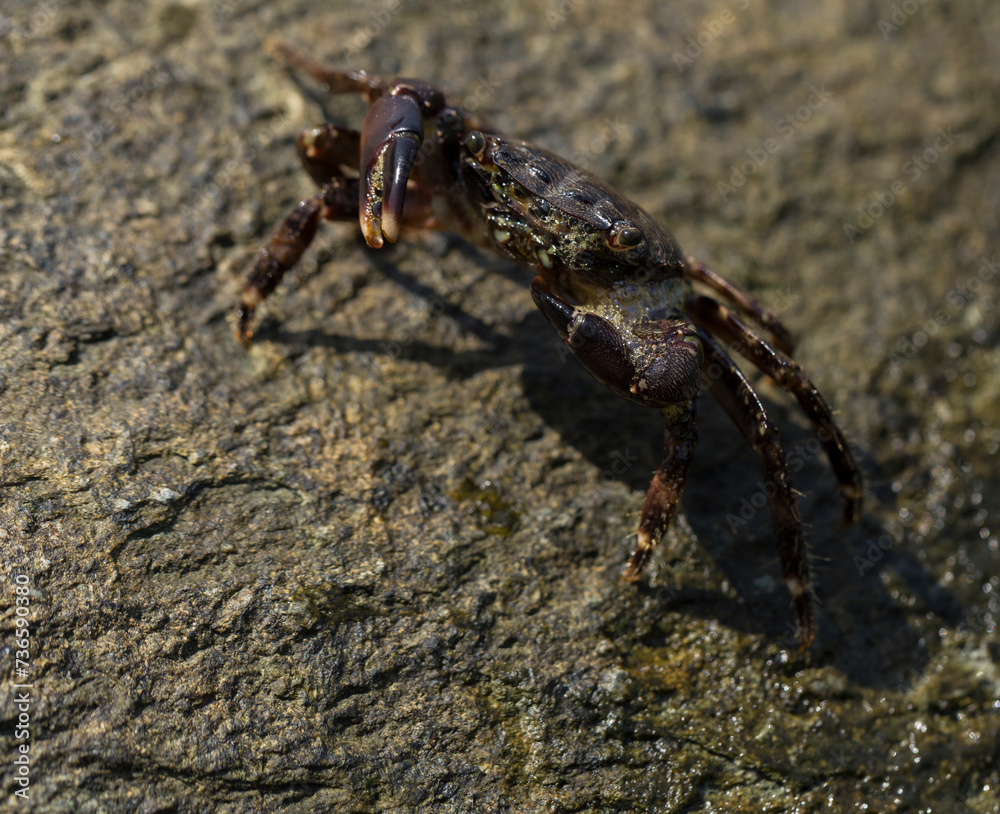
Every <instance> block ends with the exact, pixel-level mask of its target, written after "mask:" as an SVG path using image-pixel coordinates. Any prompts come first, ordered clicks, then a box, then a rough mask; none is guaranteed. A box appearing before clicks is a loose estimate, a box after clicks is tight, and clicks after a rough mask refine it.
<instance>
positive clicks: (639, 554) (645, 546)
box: [622, 400, 698, 581]
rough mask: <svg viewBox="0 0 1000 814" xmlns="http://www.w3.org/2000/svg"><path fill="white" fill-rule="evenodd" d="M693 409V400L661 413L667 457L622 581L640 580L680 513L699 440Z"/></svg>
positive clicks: (649, 494) (650, 494)
mask: <svg viewBox="0 0 1000 814" xmlns="http://www.w3.org/2000/svg"><path fill="white" fill-rule="evenodd" d="M694 405H695V403H694V400H691V401H682V402H679V403H677V404H671V405H669V406H667V407H663V408H662V409H661V410H660V414H661V415H662V416H663V446H664V449H665V453H664V456H663V460H662V461H661V462H660V465H659V466H658V467H657V468H656V472H655V473H654V474H653V480H652V482H651V483H650V484H649V490H648V491H647V492H646V501H645V503H643V505H642V515H641V517H640V518H639V528H638V531H637V535H638V539H637V541H636V545H635V550H634V551H633V552H632V556H631V557H630V558H629V563H628V568H627V569H626V570H625V573H624V574H623V575H622V577H623V579H627V580H630V581H635V580H637V579H638V578H639V576H640V575H641V574H642V572H643V570H644V569H645V567H646V565H647V563H648V562H649V558H650V556H652V554H653V549H654V548H655V547H656V544H657V542H658V541H659V539H660V537H661V536H662V535H663V533H664V532H665V531H666V530H667V527H668V526H669V525H670V521H671V520H673V517H674V514H675V513H676V511H677V501H678V500H680V496H681V491H682V490H683V488H684V480H685V478H687V473H688V468H689V467H690V466H691V459H692V457H693V456H694V445H695V442H696V441H697V440H698V431H697V429H696V425H695V406H694Z"/></svg>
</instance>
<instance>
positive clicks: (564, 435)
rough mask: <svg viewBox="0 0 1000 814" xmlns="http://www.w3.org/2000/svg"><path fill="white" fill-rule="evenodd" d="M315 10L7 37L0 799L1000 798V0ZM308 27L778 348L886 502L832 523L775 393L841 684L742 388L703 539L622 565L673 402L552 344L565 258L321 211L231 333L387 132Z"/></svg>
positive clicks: (884, 801) (693, 505)
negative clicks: (371, 141)
mask: <svg viewBox="0 0 1000 814" xmlns="http://www.w3.org/2000/svg"><path fill="white" fill-rule="evenodd" d="M312 6H313V4H310V3H306V2H275V3H266V4H258V3H243V2H239V0H217V2H215V3H213V4H207V3H206V4H197V3H181V2H175V1H174V2H165V1H164V0H153V2H150V3H146V4H134V3H125V2H114V1H112V2H102V3H96V2H79V3H73V4H69V3H61V2H48V0H46V1H45V2H21V3H13V4H12V6H9V7H5V10H4V12H3V15H2V16H0V53H2V62H3V66H4V68H3V71H2V72H0V100H2V107H0V201H2V208H0V234H2V248H0V252H2V254H0V263H2V276H0V562H2V569H0V573H2V576H3V589H2V590H3V596H4V598H5V601H4V603H3V605H2V607H3V616H2V620H0V634H2V639H0V652H2V653H3V662H2V666H3V676H2V678H3V683H2V686H0V710H2V713H0V720H2V722H3V723H2V726H0V756H2V760H3V783H2V793H3V795H4V803H5V806H6V803H7V802H8V801H9V800H13V801H14V802H15V803H23V801H22V800H19V799H18V798H17V797H14V796H13V795H14V792H15V790H18V789H20V788H22V787H21V786H19V785H18V779H19V777H23V776H24V774H23V772H22V773H20V774H19V767H18V766H17V765H16V764H15V762H14V760H15V757H16V756H17V755H18V754H19V753H18V751H17V750H18V745H19V744H22V743H28V744H30V751H29V753H28V754H29V764H28V769H27V771H28V777H29V781H30V785H29V787H28V789H27V793H28V794H29V796H30V804H31V810H33V811H84V812H86V811H168V810H182V811H195V810H211V811H234V812H235V811H274V810H278V809H279V808H280V809H282V810H286V811H315V810H330V811H341V812H368V811H380V812H408V811H435V812H438V811H443V812H494V811H495V812H507V811H510V812H542V811H546V812H584V811H595V812H596V811H601V812H604V811H657V812H680V811H683V812H702V811H704V812H708V811H747V812H750V811H753V812H785V811H796V812H805V811H824V812H826V811H832V812H847V811H861V810H869V811H879V812H916V811H934V812H939V811H955V812H966V811H971V812H996V811H998V810H1000V808H998V804H997V789H998V787H1000V734H998V733H1000V700H998V699H1000V638H998V634H997V626H996V623H997V617H998V615H1000V551H998V542H997V540H998V532H1000V477H998V467H997V450H998V447H1000V406H998V405H1000V353H998V338H1000V327H998V322H997V312H996V300H997V280H998V274H997V272H998V271H1000V234H998V222H997V212H998V211H1000V147H998V145H1000V140H998V133H1000V64H998V57H997V54H998V51H997V47H996V43H997V41H998V38H1000V5H998V4H996V3H990V2H987V0H979V2H969V3H962V4H953V5H947V4H940V3H918V2H915V0H914V2H907V3H894V4H893V3H889V2H883V3H861V4H857V3H849V2H833V3H823V4H810V3H804V2H784V3H780V2H779V3H774V4H756V3H749V2H747V0H735V2H725V1H722V2H718V3H715V4H712V3H698V2H694V3H686V4H669V5H665V4H664V5H661V4H658V3H654V2H649V0H631V1H630V0H623V2H612V3H588V2H581V0H563V2H555V0H552V2H543V3H539V2H530V0H524V1H523V2H512V3H504V4H492V5H489V4H486V5H484V4H468V3H460V2H449V1H448V0H437V2H433V3H432V2H425V1H424V0H412V2H410V1H408V0H379V1H378V2H374V3H371V4H368V5H361V4H357V5H355V4H325V5H324V7H323V8H322V10H316V9H314V8H312ZM342 6H343V7H342ZM271 35H277V36H279V37H281V38H282V39H284V40H286V41H288V42H289V43H291V44H293V45H294V46H296V47H297V48H300V49H302V50H304V51H306V52H307V53H309V54H311V55H312V56H314V57H315V58H317V59H319V60H320V61H323V62H325V63H327V64H330V65H332V66H342V67H357V68H365V69H367V70H371V71H374V72H378V73H383V74H388V75H393V74H396V73H404V74H410V75H416V76H420V77H422V78H425V79H428V80H431V81H435V82H438V83H441V84H444V85H446V86H448V87H449V88H451V89H452V90H453V91H454V92H455V93H457V94H458V95H459V96H460V97H462V98H465V99H466V100H467V103H468V104H470V105H481V107H482V109H483V110H486V111H488V113H489V114H490V115H491V116H492V118H493V120H494V121H495V122H496V123H497V124H498V125H499V126H500V127H501V128H503V129H504V130H506V131H507V132H510V133H512V134H515V135H518V136H521V137H524V138H528V139H530V140H532V141H535V142H537V143H539V144H541V145H543V146H546V147H548V148H550V149H553V150H556V151H557V152H560V153H562V154H564V155H566V156H568V157H573V158H574V159H575V160H576V161H577V162H578V163H581V164H585V165H587V166H588V167H589V168H590V169H591V170H593V171H595V172H596V173H597V174H599V175H600V176H602V177H604V178H607V179H608V180H609V181H611V182H612V183H613V184H615V185H616V186H617V187H618V188H620V189H622V190H623V191H626V192H627V194H628V195H629V196H630V197H632V198H634V199H635V200H636V201H638V202H639V203H640V204H642V205H643V206H644V207H646V208H647V209H648V210H649V211H651V212H652V213H653V214H654V215H655V216H656V217H658V218H661V219H662V220H663V222H664V223H666V224H668V225H669V226H670V228H671V229H672V231H673V232H674V233H675V234H676V235H677V237H678V239H679V241H680V243H681V245H682V246H683V247H684V248H685V249H686V250H687V251H689V252H691V253H693V254H695V255H697V256H698V257H700V258H701V259H703V260H705V261H706V262H708V263H709V264H711V265H713V266H714V267H715V268H716V269H717V270H719V271H720V272H721V273H723V274H725V275H726V276H728V277H730V278H732V279H734V280H738V281H740V282H742V283H744V284H746V285H748V286H749V287H751V288H752V289H753V290H754V291H755V292H756V293H757V294H758V295H759V296H760V298H761V299H762V300H763V301H764V302H765V303H767V304H768V305H770V306H771V307H772V308H775V309H776V310H778V311H779V312H780V313H781V316H782V319H783V320H785V321H786V322H787V324H788V325H789V326H790V327H791V328H792V329H793V331H794V332H795V333H796V335H797V336H798V337H799V340H800V342H799V347H798V349H797V358H798V359H799V360H800V361H801V362H802V364H803V365H804V367H805V368H806V370H807V371H809V372H810V374H811V375H812V376H813V378H814V380H815V381H816V382H817V383H818V384H819V386H820V387H821V389H822V390H823V392H824V394H825V395H826V396H827V399H828V400H829V401H830V402H831V403H832V404H833V405H834V406H835V407H837V408H838V409H839V420H840V421H841V422H842V424H843V426H844V427H845V429H846V430H847V431H848V433H849V435H850V437H851V438H852V440H853V443H854V445H855V449H856V452H857V453H858V456H859V458H860V459H861V461H862V462H863V466H864V470H865V474H866V479H867V481H868V483H869V496H868V503H867V512H866V516H865V518H864V520H863V522H862V523H861V524H860V526H859V527H857V528H854V529H851V530H847V531H840V532H838V531H836V530H834V528H833V526H834V525H835V520H836V516H837V511H838V504H837V498H836V495H835V484H834V481H833V478H832V476H831V475H830V473H829V471H828V469H827V467H826V465H825V461H824V460H823V459H822V458H821V457H818V456H817V451H816V446H815V442H813V441H811V436H810V435H809V431H808V422H807V421H806V420H805V418H804V416H802V415H801V414H800V412H799V411H798V409H797V406H796V405H795V403H794V402H793V401H792V400H790V399H788V398H787V397H785V396H784V395H783V394H781V393H780V392H779V391H777V390H776V388H774V387H773V386H769V385H768V384H767V383H766V382H764V381H762V380H760V378H759V377H757V378H755V379H754V380H755V381H756V382H757V384H758V386H759V387H760V389H761V392H762V394H763V395H764V397H765V398H766V399H767V400H768V404H769V405H770V408H771V410H772V412H773V414H774V417H775V419H776V421H777V423H778V424H779V426H780V427H781V428H782V431H783V437H784V439H785V442H786V446H787V448H788V450H789V456H790V458H791V459H792V460H793V461H794V463H793V469H794V470H795V472H794V477H795V483H796V486H797V487H798V489H799V490H800V491H801V492H802V495H803V496H802V498H801V508H802V512H803V516H804V518H805V520H806V521H807V522H808V523H809V524H810V536H811V542H812V550H813V554H814V560H815V565H816V567H815V571H816V582H817V586H816V587H817V591H818V595H819V597H820V598H821V601H822V621H821V625H820V630H819V636H818V639H817V643H816V644H815V645H814V647H813V648H812V650H811V651H810V652H809V653H807V654H800V653H798V652H797V651H796V650H795V649H793V648H791V647H790V646H789V644H788V640H787V638H788V637H787V631H788V624H789V622H790V614H789V609H788V598H787V594H786V592H785V590H784V587H783V585H782V584H781V582H780V578H779V572H778V569H777V565H776V554H775V549H774V542H773V533H772V529H771V525H770V521H769V519H768V518H767V516H766V511H760V510H759V506H760V505H761V503H762V496H761V494H760V490H761V487H760V485H759V483H758V480H759V479H760V477H761V476H760V473H759V464H758V462H757V461H756V460H755V458H754V456H753V454H752V453H750V452H749V451H747V450H745V449H743V447H742V445H741V442H740V440H739V437H738V435H737V434H736V432H735V431H734V430H733V429H732V428H731V427H730V426H729V425H728V423H727V421H726V419H725V417H724V415H722V414H721V411H719V410H718V409H717V408H715V407H714V406H713V405H710V404H708V403H707V400H706V403H704V404H703V405H702V409H701V416H702V418H701V433H700V434H701V438H702V441H701V444H700V446H699V450H698V455H697V459H696V462H695V464H694V467H693V471H692V473H691V476H690V481H689V485H688V488H687V491H686V493H685V499H684V503H683V507H684V510H685V519H682V520H681V522H679V523H678V524H677V527H676V528H675V530H674V531H673V532H672V533H671V535H670V536H669V538H668V540H667V541H666V542H665V543H664V544H663V545H662V546H661V549H660V551H659V552H658V554H657V556H656V557H655V561H654V564H653V567H652V568H651V570H650V574H649V578H648V579H647V580H646V581H644V582H642V583H640V584H638V585H629V584H625V583H622V582H621V581H620V580H619V579H618V575H619V573H620V569H621V567H622V565H623V563H624V561H625V558H626V556H627V553H628V550H629V541H628V539H627V536H628V534H629V532H630V531H631V529H632V524H633V523H634V522H635V518H636V517H637V514H638V510H639V507H640V505H641V501H642V495H643V493H644V491H645V488H646V484H647V481H648V477H649V473H650V472H651V470H652V469H653V468H654V467H655V466H656V464H657V461H658V456H659V452H660V450H659V444H660V438H659V431H658V427H657V417H656V415H655V414H653V413H652V412H645V411H643V410H641V409H639V408H636V407H633V406H631V405H629V404H627V403H625V402H622V401H619V400H616V399H615V398H614V397H613V396H611V395H610V394H608V393H606V392H605V391H603V389H602V388H600V387H599V386H598V385H597V384H596V383H594V382H593V381H592V380H591V379H589V377H588V376H587V375H586V374H585V373H584V372H582V371H581V370H580V369H578V367H576V366H575V365H574V364H572V363H571V362H570V361H566V360H564V359H563V358H562V356H561V354H560V353H559V352H558V343H557V341H556V338H555V336H554V334H553V333H552V331H551V328H550V327H549V326H548V324H547V323H546V322H545V320H544V318H543V317H542V316H541V315H540V314H538V313H537V312H536V311H535V310H534V308H533V306H532V303H531V300H530V297H529V296H528V294H527V290H526V289H527V283H528V281H529V280H530V273H528V272H525V271H523V270H520V269H514V268H511V267H510V266H509V265H507V264H506V263H504V262H503V261H501V260H499V259H497V258H495V257H488V256H484V255H481V254H479V253H478V252H476V251H475V250H473V249H471V248H469V247H468V246H467V245H466V244H464V243H463V242H462V241H460V240H457V239H455V238H452V237H449V236H444V235H434V236H430V237H426V238H416V239H412V240H408V241H405V242H401V243H399V244H397V245H396V246H394V247H391V248H388V249H386V250H383V251H382V252H372V251H370V250H368V249H367V248H365V247H364V246H363V244H362V243H361V241H360V239H359V237H358V232H357V229H356V228H355V227H351V226H346V225H328V226H326V227H324V228H323V230H322V233H321V236H320V239H319V241H318V244H317V248H316V250H314V251H310V253H309V254H308V255H307V257H306V258H305V260H304V262H303V263H302V264H301V266H300V268H299V269H298V270H297V271H296V272H295V273H294V274H292V275H290V278H289V279H288V284H287V285H285V286H283V288H282V289H281V291H280V293H279V294H277V295H276V296H275V297H274V298H273V299H272V300H271V301H269V303H268V307H267V309H266V313H265V316H264V319H263V321H262V324H261V326H260V329H259V332H258V338H257V341H256V343H255V345H254V346H253V348H252V349H251V350H250V351H249V352H247V351H244V350H243V349H242V348H241V347H240V346H239V345H237V344H236V343H235V342H234V341H233V339H232V333H233V325H232V319H231V317H232V311H233V303H234V301H235V297H236V293H237V291H238V289H239V282H240V280H241V278H242V275H243V274H244V273H245V271H246V268H247V264H248V262H249V260H250V259H251V257H252V255H253V252H254V251H255V250H256V249H257V247H258V246H260V245H261V244H262V242H263V241H265V240H266V239H267V236H268V235H269V234H270V232H271V231H272V230H273V228H274V227H275V226H276V225H277V224H278V223H279V222H280V220H281V219H282V218H283V217H284V215H285V213H286V212H287V211H288V210H289V209H290V208H291V207H292V206H293V205H294V204H295V202H296V201H297V200H299V199H300V198H302V197H304V196H306V195H308V194H310V193H311V190H312V186H311V182H310V181H309V179H308V178H307V177H306V175H305V174H304V173H302V172H301V171H300V170H299V168H298V166H297V159H296V157H295V150H294V138H295V135H296V134H297V132H298V131H299V130H301V129H303V128H304V127H306V126H309V125H311V124H314V123H316V122H319V121H322V120H323V119H324V117H329V118H331V119H332V120H335V121H340V122H343V123H346V124H354V125H355V126H356V125H357V123H359V122H360V117H361V115H362V113H363V105H362V104H361V103H360V101H358V100H356V99H346V98H339V99H337V98H328V97H327V96H325V95H324V94H323V93H322V92H320V91H319V90H318V89H317V88H316V87H315V85H313V84H310V82H308V81H297V80H296V79H295V78H293V77H292V76H290V75H289V74H288V73H287V72H286V71H285V70H284V68H283V67H282V66H281V65H279V64H277V63H276V62H275V61H274V60H272V59H271V58H269V57H267V56H266V55H265V54H264V52H263V50H262V47H261V45H262V43H263V41H264V40H265V39H266V38H267V37H268V36H271ZM18 587H22V588H26V590H22V591H21V593H20V595H19V594H18V593H17V588H18ZM19 596H20V598H22V599H24V601H23V602H22V604H21V605H16V604H15V602H16V600H17V598H18V597H19ZM25 597H26V599H25ZM25 603H26V604H25ZM18 607H21V608H27V611H26V615H22V616H21V617H20V618H21V619H27V620H28V622H29V624H30V628H29V629H30V637H29V641H30V647H29V648H28V653H27V656H28V658H27V665H26V666H21V665H20V664H19V663H18V662H15V658H18V657H19V656H18V655H17V654H16V651H17V650H18V646H16V645H15V642H16V641H17V637H16V636H15V631H17V630H20V631H23V628H18V627H17V624H18V621H17V620H18V618H19V617H18V615H17V613H18V610H17V609H18ZM21 655H22V656H23V655H25V654H21ZM23 661H24V659H23V658H22V662H23ZM18 667H20V668H21V669H23V671H24V672H23V673H20V674H19V673H18V672H17V669H18ZM17 683H20V684H29V685H31V689H30V690H28V691H24V690H18V689H15V688H14V685H15V684H17ZM19 692H21V693H23V692H28V694H29V695H30V699H31V701H30V711H29V713H28V718H29V720H30V723H29V724H28V726H27V728H21V729H19V728H18V727H19V721H20V723H21V724H23V723H24V720H23V719H19V718H18V714H19V713H18V709H19V708H18V706H17V701H18V693H19ZM17 732H29V733H30V737H29V738H28V739H27V740H25V739H24V738H20V739H18V738H17V737H16V733H17ZM21 765H24V764H23V762H22V764H21ZM22 790H23V789H22ZM24 808H25V810H27V806H24Z"/></svg>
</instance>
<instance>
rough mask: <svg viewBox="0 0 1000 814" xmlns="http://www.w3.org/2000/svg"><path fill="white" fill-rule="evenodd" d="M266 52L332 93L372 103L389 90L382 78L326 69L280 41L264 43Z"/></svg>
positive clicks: (357, 72) (271, 40)
mask: <svg viewBox="0 0 1000 814" xmlns="http://www.w3.org/2000/svg"><path fill="white" fill-rule="evenodd" d="M264 50H265V51H266V52H267V53H269V54H271V55H273V56H276V57H279V58H280V59H283V60H284V61H285V62H287V63H288V64H289V65H291V66H292V67H293V68H297V69H298V70H300V71H302V72H303V73H307V74H309V75H310V76H311V77H312V78H313V79H315V80H316V81H317V82H319V83H320V84H323V85H326V87H327V90H329V91H330V92H331V93H360V94H361V95H362V96H363V97H364V99H365V101H366V102H372V101H374V100H375V99H377V98H378V97H380V96H382V95H383V94H384V93H385V92H386V90H388V88H387V87H386V84H385V82H384V81H383V80H382V78H381V77H378V76H372V75H371V74H369V73H368V72H367V71H337V70H331V69H330V68H324V67H323V66H322V65H319V64H318V63H315V62H313V61H312V60H311V59H306V57H304V56H302V55H301V54H299V53H296V52H295V51H293V50H292V49H291V48H289V47H288V46H287V45H285V44H284V43H283V42H279V41H278V40H273V39H269V40H267V41H266V42H265V43H264Z"/></svg>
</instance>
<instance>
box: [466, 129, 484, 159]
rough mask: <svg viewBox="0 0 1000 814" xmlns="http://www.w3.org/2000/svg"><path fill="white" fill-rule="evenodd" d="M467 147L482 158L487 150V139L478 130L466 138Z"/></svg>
mask: <svg viewBox="0 0 1000 814" xmlns="http://www.w3.org/2000/svg"><path fill="white" fill-rule="evenodd" d="M465 146H466V147H468V148H469V151H470V152H471V153H472V154H473V155H476V156H481V155H482V154H483V150H485V149H486V137H485V136H484V135H483V134H482V133H480V132H479V131H478V130H473V131H472V132H470V133H468V134H467V135H466V136H465Z"/></svg>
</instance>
